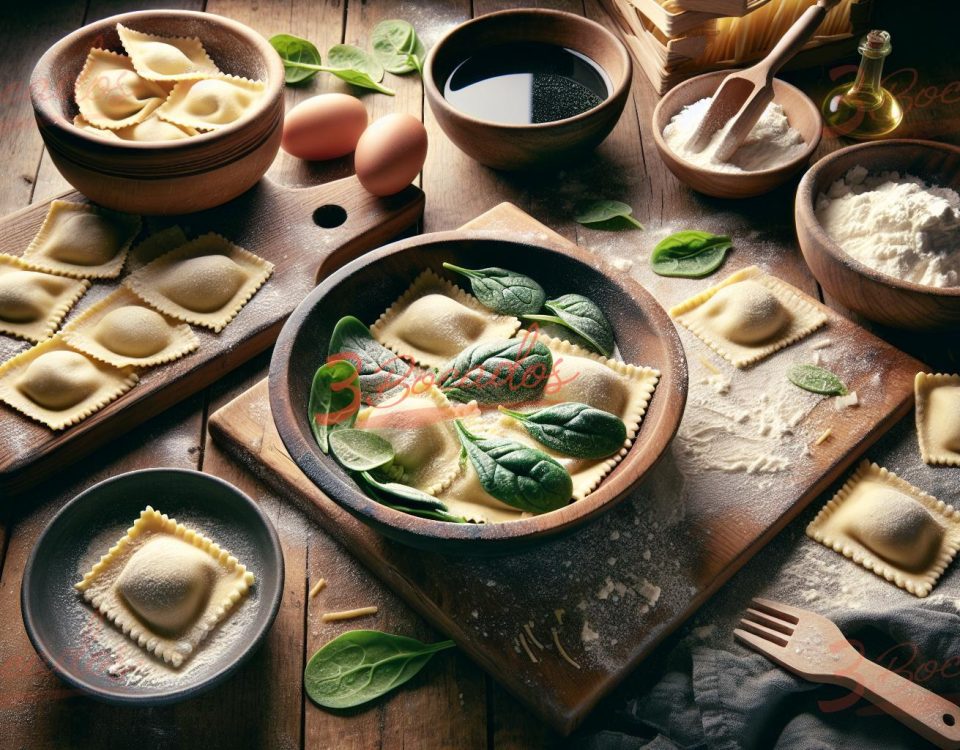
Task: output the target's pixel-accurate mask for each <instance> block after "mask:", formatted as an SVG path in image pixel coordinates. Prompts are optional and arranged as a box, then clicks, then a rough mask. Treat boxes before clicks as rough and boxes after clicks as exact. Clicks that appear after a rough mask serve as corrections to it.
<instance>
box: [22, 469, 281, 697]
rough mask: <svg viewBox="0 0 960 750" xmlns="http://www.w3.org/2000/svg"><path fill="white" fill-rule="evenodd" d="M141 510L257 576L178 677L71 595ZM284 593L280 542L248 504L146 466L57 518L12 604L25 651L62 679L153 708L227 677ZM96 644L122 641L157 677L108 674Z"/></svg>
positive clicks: (224, 490)
mask: <svg viewBox="0 0 960 750" xmlns="http://www.w3.org/2000/svg"><path fill="white" fill-rule="evenodd" d="M147 505H152V506H153V507H154V508H156V509H157V510H159V511H160V512H162V513H166V514H167V515H169V516H170V517H171V518H176V519H177V520H178V521H179V522H181V523H183V524H185V525H186V526H189V527H190V528H193V529H195V530H197V531H200V532H202V533H204V534H205V535H207V536H209V537H210V538H212V539H213V540H214V541H215V542H217V543H218V544H220V545H221V546H222V547H224V548H225V549H227V550H229V551H230V553H231V554H233V555H235V556H236V557H237V559H239V560H240V562H242V563H243V564H244V565H246V566H247V569H248V570H250V571H252V572H253V574H254V576H255V577H256V582H255V583H254V585H253V587H252V588H251V590H250V593H249V594H248V595H247V597H246V599H245V600H244V601H243V603H242V604H241V605H240V606H238V607H237V608H236V609H235V610H234V611H233V612H232V613H231V614H230V615H229V616H228V617H227V618H226V619H225V620H224V621H223V622H222V623H220V625H219V626H218V627H217V629H216V630H214V631H213V633H211V634H210V635H209V636H207V639H206V640H205V641H204V642H203V644H202V645H201V646H200V648H199V649H198V651H197V653H196V654H195V655H194V656H193V658H192V659H190V660H188V661H187V662H186V663H185V664H184V665H183V666H182V667H181V668H180V669H179V670H176V671H175V670H172V669H168V668H166V667H164V666H163V665H162V662H160V661H159V660H156V659H154V658H153V657H152V656H150V655H148V654H147V652H146V651H143V650H142V649H140V648H138V647H137V646H136V645H135V644H134V643H133V641H131V640H129V639H128V638H126V637H125V636H121V635H120V634H119V631H118V630H116V628H114V626H113V625H111V624H110V623H108V622H107V621H106V619H104V618H103V617H102V616H101V615H99V614H98V613H96V612H95V611H94V610H93V609H92V608H91V607H89V606H88V605H87V604H86V602H84V601H83V598H82V597H81V596H80V595H79V594H78V592H77V591H75V590H74V588H73V584H74V583H76V582H77V581H79V580H80V578H81V577H82V574H83V573H84V572H86V570H87V569H89V568H90V566H91V565H92V564H93V563H94V562H96V561H97V560H98V559H99V558H100V556H101V555H102V554H104V553H105V552H106V551H107V549H109V547H111V546H112V545H113V544H114V543H115V542H116V541H117V540H118V539H119V538H120V537H121V536H123V534H124V533H125V532H126V530H127V529H128V528H129V527H130V526H131V525H132V524H133V522H134V521H135V520H136V519H137V517H138V516H139V515H140V511H142V510H143V509H144V507H146V506H147ZM282 593H283V554H282V552H281V549H280V540H279V539H278V537H277V532H276V531H275V530H274V528H273V525H272V524H271V523H270V521H269V520H268V519H267V517H266V516H265V515H264V514H263V512H262V511H261V510H260V508H259V507H258V506H257V505H256V503H254V502H253V501H252V500H251V499H250V498H249V497H247V496H246V495H245V494H243V493H242V492H240V490H238V489H236V488H235V487H233V486H232V485H230V484H228V483H227V482H225V481H223V480H222V479H219V478H217V477H214V476H211V475H209V474H202V473H200V472H196V471H188V470H185V469H144V470H142V471H133V472H129V473H127V474H120V475H118V476H115V477H111V478H110V479H107V480H104V481H103V482H100V483H99V484H96V485H94V486H93V487H91V488H89V489H88V490H86V491H84V492H82V493H81V494H80V495H78V496H77V497H76V498H75V499H74V500H72V501H71V502H70V503H69V504H68V505H67V506H65V507H64V508H63V510H61V511H60V512H59V513H58V514H57V515H56V517H55V518H54V519H53V520H52V521H51V522H50V524H49V525H48V526H47V528H46V529H45V530H44V532H43V533H42V534H41V535H40V539H39V541H37V544H36V546H35V547H34V548H33V552H32V553H31V554H30V559H29V560H28V561H27V567H26V570H25V571H24V574H23V584H22V587H21V590H20V600H21V608H22V611H23V624H24V626H25V627H26V630H27V635H29V636H30V641H31V642H32V643H33V647H34V648H35V649H36V650H37V653H38V654H40V657H41V658H42V659H43V660H44V661H45V662H46V663H47V664H48V665H49V667H50V668H51V669H52V670H53V671H54V672H55V673H56V674H57V675H59V676H60V677H61V678H63V679H64V680H65V681H66V682H68V683H70V684H71V685H73V686H75V687H77V688H80V689H81V690H84V691H86V692H88V693H90V694H91V695H93V696H94V697H96V698H98V699H100V700H104V701H107V702H109V703H126V704H139V705H159V704H163V703H174V702H176V701H180V700H184V699H186V698H191V697H193V696H195V695H197V694H199V693H201V692H203V691H205V690H207V689H209V688H211V687H213V686H214V685H216V684H217V683H219V682H222V681H223V680H225V679H226V678H227V677H228V676H229V675H230V674H231V673H233V672H234V670H236V669H237V668H238V667H239V666H240V665H241V664H242V663H243V662H244V661H245V660H246V659H247V658H248V657H249V656H250V655H251V654H252V653H253V652H254V651H255V649H256V648H257V646H258V645H259V644H260V642H261V641H262V640H263V639H264V637H265V636H266V634H267V631H268V630H269V629H270V626H271V625H272V624H273V620H274V618H275V617H276V616H277V610H278V609H279V608H280V597H281V594H282ZM104 631H111V632H104ZM103 638H108V639H109V640H110V641H111V642H113V643H117V642H119V643H120V644H123V645H124V646H125V647H126V648H124V649H123V650H124V651H125V652H126V654H127V655H128V659H129V658H131V657H133V656H136V657H138V659H139V660H140V661H144V660H145V661H147V662H148V663H149V664H150V665H151V668H152V669H151V671H152V672H154V674H155V675H156V674H162V675H163V676H162V678H159V677H156V676H152V677H147V678H146V679H142V680H140V681H137V679H132V678H131V677H130V675H129V674H128V675H124V674H120V675H118V676H113V675H111V674H110V671H111V668H112V669H113V670H114V671H116V670H117V666H118V664H119V665H120V666H121V670H120V671H121V672H123V671H125V670H123V669H122V662H118V661H117V660H116V659H115V658H114V656H113V655H112V654H111V653H110V652H109V650H106V649H104V648H103V647H102V646H100V645H98V642H102V639H103ZM210 654H215V656H213V657H211V656H210Z"/></svg>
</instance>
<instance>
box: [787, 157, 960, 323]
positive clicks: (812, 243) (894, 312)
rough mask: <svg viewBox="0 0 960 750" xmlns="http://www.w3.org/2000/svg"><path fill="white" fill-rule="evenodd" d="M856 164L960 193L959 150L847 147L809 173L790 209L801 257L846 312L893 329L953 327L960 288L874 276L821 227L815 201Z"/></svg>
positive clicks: (957, 319)
mask: <svg viewBox="0 0 960 750" xmlns="http://www.w3.org/2000/svg"><path fill="white" fill-rule="evenodd" d="M858 165H859V166H862V167H865V168H866V169H867V170H869V171H870V172H884V171H897V172H900V173H901V174H910V175H914V176H916V177H919V178H921V179H922V180H924V181H926V182H927V183H933V184H935V185H939V186H941V187H950V188H953V189H954V190H960V148H957V147H956V146H950V145H947V144H945V143H934V142H932V141H914V140H891V141H881V142H878V143H862V144H859V145H856V146H848V147H847V148H843V149H840V150H839V151H834V152H833V153H832V154H830V155H828V156H825V157H823V158H822V159H821V160H820V161H818V162H817V163H816V164H814V165H813V166H812V167H811V168H810V170H809V171H808V172H807V173H806V174H805V175H804V176H803V179H802V180H800V185H799V187H798V188H797V200H796V204H795V207H794V214H795V219H796V225H797V237H798V239H799V240H800V249H801V250H802V251H803V257H804V259H805V260H806V261H807V265H808V266H810V270H811V271H813V275H814V276H816V278H817V281H819V282H820V284H821V285H822V286H823V288H824V289H825V290H827V292H829V293H830V294H831V295H832V296H833V297H834V298H836V300H837V301H838V302H840V303H841V304H842V305H843V306H844V307H847V308H849V309H850V310H853V311H854V312H856V313H859V314H860V315H862V316H863V317H865V318H868V319H869V320H874V321H876V322H878V323H883V324H885V325H888V326H893V327H895V328H908V329H913V330H924V329H930V330H935V329H947V328H956V326H958V325H960V287H956V286H955V287H944V288H939V287H932V286H923V285H921V284H914V283H913V282H910V281H903V280H901V279H898V278H895V277H893V276H888V275H887V274H883V273H880V272H879V271H875V270H873V269H872V268H870V267H868V266H866V265H864V264H863V263H861V262H860V261H858V260H855V259H854V258H852V257H851V256H850V255H848V254H847V253H845V252H844V251H843V250H842V249H841V248H840V246H839V245H838V244H837V243H836V242H834V241H833V240H832V239H830V237H829V236H828V235H827V233H826V231H824V229H823V227H822V226H821V225H820V222H819V221H818V220H817V217H816V214H815V213H814V209H815V208H816V201H817V196H819V195H820V194H821V193H823V192H824V191H825V190H827V188H829V187H830V185H831V184H832V183H833V182H835V181H836V180H839V179H841V178H842V177H843V176H844V175H845V174H846V173H847V171H848V170H850V169H851V168H853V167H855V166H858ZM954 252H960V248H957V249H955V250H954Z"/></svg>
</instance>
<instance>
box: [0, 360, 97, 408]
mask: <svg viewBox="0 0 960 750" xmlns="http://www.w3.org/2000/svg"><path fill="white" fill-rule="evenodd" d="M99 386H100V372H99V371H98V370H97V368H96V367H95V366H94V364H93V363H92V362H91V361H90V359H89V358H88V357H85V356H83V355H82V354H79V353H77V352H72V351H68V350H65V349H58V350H54V351H50V352H47V353H45V354H41V355H40V356H38V357H37V358H35V359H34V360H33V361H31V362H30V364H28V365H27V367H26V368H25V369H24V372H23V374H22V375H20V377H18V378H17V380H16V387H17V389H18V390H19V391H20V392H21V393H23V394H24V395H25V396H26V397H27V398H29V399H30V400H31V401H33V402H34V403H36V404H39V405H40V406H42V407H44V408H45V409H49V410H50V411H63V410H65V409H69V408H70V407H71V406H75V405H76V404H79V403H80V402H81V401H83V400H84V399H86V398H88V397H89V396H90V395H91V394H92V393H93V392H94V391H96V390H97V388H98V387H99Z"/></svg>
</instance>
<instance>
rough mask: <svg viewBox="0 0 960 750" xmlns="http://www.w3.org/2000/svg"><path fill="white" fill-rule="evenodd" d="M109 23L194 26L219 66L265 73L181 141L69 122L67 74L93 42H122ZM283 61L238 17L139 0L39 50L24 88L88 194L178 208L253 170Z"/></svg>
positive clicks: (271, 151)
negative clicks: (243, 109)
mask: <svg viewBox="0 0 960 750" xmlns="http://www.w3.org/2000/svg"><path fill="white" fill-rule="evenodd" d="M117 23H122V24H123V25H124V26H127V27H129V28H132V29H136V30H137V31H142V32H145V33H148V34H158V35H161V36H195V37H198V38H199V39H200V41H202V42H203V46H204V47H205V48H206V50H207V52H208V53H209V55H210V57H211V58H212V59H213V61H214V62H215V63H216V64H217V67H219V68H220V70H222V71H224V72H226V73H232V74H233V75H237V76H243V77H245V78H249V79H251V80H259V81H265V82H266V90H265V91H264V92H263V95H262V96H261V97H260V99H259V100H258V101H257V102H255V103H254V104H253V105H252V106H251V107H250V111H249V112H247V113H245V114H244V115H243V117H241V118H240V119H238V120H237V121H236V122H233V123H230V124H229V125H227V126H225V127H223V128H221V129H219V130H215V131H212V132H209V133H201V134H200V135H196V136H193V137H191V138H185V139H183V140H179V141H150V142H146V141H141V142H135V141H118V140H107V139H105V138H101V137H99V136H97V135H94V134H92V133H88V132H86V131H84V130H81V129H80V128H77V127H75V126H74V125H73V118H74V116H75V115H76V114H77V113H78V109H77V105H76V102H75V100H74V84H75V82H76V80H77V76H78V75H79V74H80V71H81V69H82V68H83V64H84V61H85V60H86V57H87V54H88V53H89V52H90V49H91V48H92V47H101V48H103V49H108V50H111V51H113V52H120V53H122V52H123V45H121V44H120V38H119V36H117V29H116V26H117ZM283 86H284V81H283V63H282V62H281V61H280V56H279V55H277V53H276V51H274V49H273V47H271V46H270V43H269V42H267V40H266V39H264V38H263V36H261V35H260V34H258V33H257V32H255V31H254V30H253V29H251V28H249V27H248V26H244V25H243V24H242V23H239V22H237V21H233V20H231V19H229V18H224V17H223V16H218V15H214V14H213V13H198V12H194V11H185V10H145V11H137V12H134V13H122V14H120V15H117V16H111V17H110V18H105V19H103V20H102V21H95V22H94V23H91V24H88V25H86V26H84V27H82V28H80V29H77V30H76V31H74V32H72V33H71V34H68V35H67V36H65V37H64V38H63V39H61V40H60V41H59V42H57V43H56V44H54V45H53V46H52V47H51V48H50V49H48V50H47V51H46V52H45V53H44V54H43V56H42V57H41V58H40V60H39V62H38V63H37V65H36V67H35V68H34V70H33V74H32V75H31V77H30V98H31V101H32V103H33V110H34V114H35V116H36V120H37V127H38V128H39V129H40V135H41V136H42V138H43V142H44V144H45V145H46V147H47V150H48V151H49V152H50V158H51V159H52V160H53V163H54V165H55V166H56V167H57V169H58V170H59V171H60V174H62V175H63V177H64V179H65V180H66V181H67V182H69V183H70V184H71V185H73V187H75V188H76V189H77V190H79V191H80V192H81V193H83V194H84V195H85V196H87V197H88V198H89V199H90V200H92V201H93V202H95V203H99V204H100V205H102V206H107V207H108V208H113V209H116V210H118V211H128V212H130V213H139V214H184V213H192V212H194V211H202V210H204V209H207V208H212V207H214V206H219V205H221V204H223V203H226V202H227V201H229V200H231V199H232V198H235V197H237V196H238V195H240V194H241V193H243V192H246V191H247V190H248V189H249V188H251V187H253V185H254V184H255V183H256V182H257V180H259V179H260V178H261V177H262V176H263V175H264V173H265V172H266V171H267V169H268V168H269V167H270V164H272V163H273V159H274V157H275V156H276V155H277V150H278V149H279V148H280V136H281V135H282V131H283V107H284V100H283Z"/></svg>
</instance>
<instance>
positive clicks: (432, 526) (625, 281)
mask: <svg viewBox="0 0 960 750" xmlns="http://www.w3.org/2000/svg"><path fill="white" fill-rule="evenodd" d="M476 241H480V242H483V241H494V242H504V243H509V244H512V245H518V246H523V247H535V248H537V249H538V250H542V251H545V252H548V253H557V254H560V255H564V256H567V257H569V258H571V259H573V260H574V261H577V262H579V263H582V264H584V265H588V266H591V267H593V268H594V269H596V270H598V271H599V272H600V273H601V274H603V275H604V276H605V277H606V278H607V280H608V281H610V282H611V283H612V284H614V285H615V286H617V287H619V288H620V292H621V293H622V294H623V295H624V296H626V297H628V298H629V299H631V300H633V301H634V302H635V303H636V304H638V305H640V306H641V307H642V308H643V311H644V314H645V315H647V316H649V318H650V330H651V332H652V333H653V334H655V335H656V336H657V338H659V339H661V340H663V341H664V342H665V346H666V349H667V351H668V357H667V366H665V367H664V368H663V369H662V370H661V375H660V381H659V382H658V384H657V389H656V390H655V391H654V394H653V396H652V399H653V398H657V395H658V394H659V395H660V396H661V398H670V397H672V398H674V399H676V400H675V401H674V402H673V403H672V404H666V405H664V407H663V408H664V409H665V417H666V419H668V420H671V421H672V424H669V429H668V430H661V432H660V433H654V435H656V439H655V440H650V439H648V440H646V441H643V442H641V441H640V440H636V439H635V440H634V442H633V443H632V444H631V446H630V448H629V450H628V452H627V455H626V456H624V457H623V459H622V461H621V464H622V463H623V462H627V461H628V460H630V459H631V453H632V452H633V451H634V450H635V449H639V452H638V453H635V454H634V457H633V459H632V460H633V461H638V460H641V461H643V462H644V463H645V466H643V467H642V468H641V471H640V473H639V474H638V475H637V476H633V477H632V478H628V477H627V476H626V475H625V474H621V475H620V476H618V477H616V478H615V480H614V481H612V482H611V481H610V477H609V476H607V477H606V478H605V479H604V480H603V482H602V483H601V484H600V486H599V487H598V488H597V489H596V490H594V492H592V493H590V495H588V496H587V497H586V498H584V499H583V500H578V501H575V502H573V503H571V504H570V505H568V506H566V507H564V508H561V509H559V510H555V511H551V512H550V513H545V514H542V515H538V516H532V517H530V518H522V519H518V520H515V521H509V522H503V523H488V524H473V523H467V524H452V523H446V522H443V521H434V520H430V519H424V518H418V517H416V516H412V515H408V514H406V513H401V512H400V511H395V510H393V509H392V508H388V507H386V506H384V505H380V504H379V503H377V502H375V501H374V500H371V499H370V498H368V497H367V496H366V495H364V494H363V492H361V491H360V489H359V488H358V487H357V486H356V485H355V484H354V483H353V482H350V481H349V480H346V481H345V480H343V479H341V478H340V477H339V476H337V475H336V474H335V473H333V472H331V471H330V470H329V469H327V468H326V466H325V462H326V461H332V460H333V459H331V458H328V457H327V456H322V455H321V454H320V453H319V451H318V449H317V447H316V445H315V444H313V443H312V441H307V440H304V439H302V437H301V435H300V430H299V427H298V426H297V420H296V417H295V416H294V414H293V409H292V405H291V404H290V402H289V398H288V397H287V388H286V383H287V381H288V379H289V376H290V356H289V353H290V351H291V349H292V344H293V342H294V340H295V339H296V337H297V335H298V333H299V331H300V329H301V328H302V327H303V325H304V323H305V321H306V319H307V318H308V316H309V314H310V312H311V311H312V309H313V308H314V307H316V305H317V304H318V303H319V301H320V300H322V299H323V298H324V297H326V296H327V295H329V294H331V293H333V292H334V291H335V290H336V288H337V286H338V285H339V284H340V283H341V281H343V280H344V279H345V278H346V277H347V276H349V275H351V274H352V273H354V272H355V271H358V270H359V269H361V268H364V267H367V266H370V265H372V264H374V263H376V262H377V261H379V260H381V259H382V258H385V257H387V256H391V255H395V254H400V253H403V252H406V251H408V250H412V249H418V248H423V247H429V246H431V245H444V244H447V243H460V242H476ZM385 304H389V301H387V302H386V303H385ZM665 380H667V381H672V383H665V382H664V381H665ZM670 385H672V389H673V390H670V391H668V390H667V388H668V386H670ZM687 386H688V370H687V360H686V354H685V352H684V349H683V344H682V343H681V341H680V336H679V334H678V333H677V330H676V327H675V326H674V325H673V321H672V320H671V319H670V317H669V316H668V315H667V312H666V311H665V310H664V309H663V307H662V306H661V305H660V303H659V302H657V300H656V299H655V298H654V297H653V295H652V294H650V292H648V291H647V290H646V289H645V288H644V287H643V286H642V285H641V284H639V283H638V282H636V281H635V280H633V279H632V278H630V277H619V276H618V275H617V274H614V273H613V272H612V271H611V270H610V269H607V268H606V267H605V265H604V264H603V263H601V262H598V260H597V259H596V258H593V257H592V256H590V257H588V256H587V255H586V254H584V253H583V252H582V251H576V252H575V251H574V250H573V249H572V248H562V247H561V246H559V245H556V246H550V245H548V244H538V243H535V242H528V241H525V240H519V239H517V238H516V236H515V235H514V234H513V233H511V232H507V231H501V230H451V231H445V232H434V233H429V234H423V235H418V236H416V237H411V238H408V239H404V240H400V241H398V242H393V243H391V244H389V245H385V246H383V247H381V248H379V249H378V250H375V251H372V252H370V253H367V254H366V255H363V256H361V257H360V258H358V259H357V260H354V261H353V262H351V263H349V264H347V265H346V266H344V267H343V268H341V269H339V270H338V271H336V272H335V273H333V274H332V275H330V276H329V277H327V278H326V279H325V280H324V281H323V282H322V283H321V284H320V285H318V286H317V287H316V288H315V289H314V290H313V291H312V292H311V293H310V294H309V295H308V296H307V297H306V298H305V299H304V300H303V301H302V302H301V303H300V305H298V306H297V309H296V310H294V311H293V313H292V314H291V315H290V317H289V318H288V319H287V322H286V323H285V324H284V326H283V330H281V332H280V336H279V338H278V339H277V343H276V346H275V347H274V351H273V355H272V357H271V360H270V373H269V378H268V390H269V398H270V410H271V412H272V414H273V419H274V423H275V424H276V427H277V431H278V433H279V435H280V438H281V440H282V442H283V443H284V445H285V447H286V448H287V451H288V452H289V454H290V456H291V457H292V459H293V461H294V463H295V464H296V465H297V466H298V468H300V470H301V471H303V472H304V474H306V475H307V476H308V478H309V479H310V480H311V481H312V482H313V483H314V484H315V485H316V486H317V487H318V489H320V490H321V492H323V493H324V494H325V495H326V496H327V497H330V499H332V500H333V501H334V502H335V503H337V504H338V505H341V506H345V507H346V508H347V509H348V510H350V511H351V512H353V513H355V514H358V515H360V516H363V518H364V519H369V520H370V521H372V522H373V523H374V524H375V525H376V524H381V525H383V526H387V527H392V528H394V529H397V530H399V531H401V532H403V533H406V534H410V535H413V536H416V537H418V539H420V540H438V541H442V542H453V543H460V544H465V543H469V542H474V543H478V544H483V543H488V544H492V545H497V544H498V543H502V542H504V541H516V540H518V539H521V538H524V537H527V538H536V537H544V539H545V538H546V537H549V536H553V535H554V534H556V533H559V532H560V531H562V530H564V529H568V528H575V527H577V526H579V525H580V524H581V523H585V522H587V521H588V520H589V519H590V518H591V517H594V516H596V515H598V514H599V513H602V512H604V511H606V510H609V509H610V508H612V507H613V506H614V505H616V504H617V503H618V502H620V501H621V500H623V499H624V498H625V497H626V496H627V494H628V493H629V492H630V490H632V489H633V488H634V487H635V486H636V485H637V484H638V483H639V482H640V481H641V480H642V479H643V478H644V477H645V476H646V475H647V474H649V472H650V470H652V469H653V467H654V466H655V465H656V464H657V463H658V462H659V460H660V459H661V458H662V457H663V455H664V454H665V453H666V452H667V450H668V449H669V447H670V444H671V442H672V441H673V438H674V436H675V435H676V432H677V429H678V428H679V426H680V420H681V418H682V417H683V411H684V407H685V405H686V399H687ZM652 399H651V400H652ZM649 412H650V407H649V405H648V408H647V409H646V411H645V413H644V418H645V419H646V417H647V416H648V415H649ZM642 427H643V422H641V430H642ZM647 437H648V438H650V437H651V436H649V435H648V436H647ZM304 452H307V454H309V455H310V456H312V457H313V459H315V460H316V461H317V466H319V467H320V473H322V474H323V476H324V477H325V479H326V480H327V482H328V483H329V484H330V485H332V486H334V487H335V488H336V490H337V491H336V492H334V493H331V492H329V491H328V490H327V489H326V488H324V487H323V486H321V485H320V484H319V482H317V481H314V479H313V477H312V476H310V471H309V470H308V469H305V468H304V467H303V466H302V461H301V459H302V458H303V457H304ZM640 456H643V457H644V458H643V459H640V458H639V457H640ZM547 519H548V520H547ZM545 520H547V522H546V523H545ZM477 552H480V548H479V547H478V548H477Z"/></svg>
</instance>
